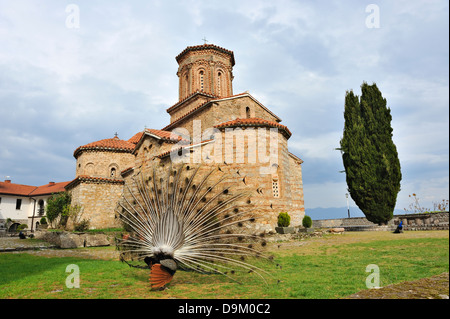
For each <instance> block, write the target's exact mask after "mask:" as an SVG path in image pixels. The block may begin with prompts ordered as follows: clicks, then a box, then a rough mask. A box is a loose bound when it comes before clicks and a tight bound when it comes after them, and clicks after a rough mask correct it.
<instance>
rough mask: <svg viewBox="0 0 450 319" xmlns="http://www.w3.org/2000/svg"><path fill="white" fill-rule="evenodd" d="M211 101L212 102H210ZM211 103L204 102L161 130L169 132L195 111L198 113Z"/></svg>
mask: <svg viewBox="0 0 450 319" xmlns="http://www.w3.org/2000/svg"><path fill="white" fill-rule="evenodd" d="M211 101H213V100H211ZM211 101H206V102H204V103H202V104H200V105H198V106H197V107H194V108H193V109H192V110H190V111H189V112H187V113H186V114H183V115H181V116H180V117H179V118H177V119H176V120H175V121H173V122H172V123H170V124H169V125H167V126H165V127H164V128H163V130H169V129H171V128H173V127H175V126H177V124H179V123H180V122H181V121H183V120H184V119H186V118H187V117H189V116H191V115H192V114H194V113H195V112H197V111H200V110H201V109H203V108H204V107H206V106H209V105H211Z"/></svg>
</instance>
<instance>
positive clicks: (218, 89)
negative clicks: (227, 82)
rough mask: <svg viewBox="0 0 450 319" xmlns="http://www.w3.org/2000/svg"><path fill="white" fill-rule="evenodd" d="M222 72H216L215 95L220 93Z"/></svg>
mask: <svg viewBox="0 0 450 319" xmlns="http://www.w3.org/2000/svg"><path fill="white" fill-rule="evenodd" d="M221 82H222V72H219V73H217V95H219V96H221V95H222V87H221V86H222V83H221Z"/></svg>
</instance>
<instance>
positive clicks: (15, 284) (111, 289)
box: [0, 231, 449, 299]
mask: <svg viewBox="0 0 450 319" xmlns="http://www.w3.org/2000/svg"><path fill="white" fill-rule="evenodd" d="M448 235H449V232H448V231H433V232H405V233H403V234H392V233H390V232H351V233H350V232H349V233H345V234H340V235H326V236H325V237H323V238H311V239H307V240H302V241H300V240H297V241H290V242H281V243H274V244H271V245H269V249H270V251H271V253H273V255H274V256H275V260H276V262H277V263H279V264H280V265H281V266H282V269H277V268H276V267H275V266H274V265H269V266H267V265H264V264H260V265H261V266H262V267H265V269H268V271H269V272H270V273H271V275H272V277H273V279H274V280H269V284H267V285H266V284H265V283H264V282H263V281H261V280H259V278H258V277H257V275H256V274H245V275H242V276H240V277H239V279H240V280H241V281H242V282H243V284H237V283H235V282H232V281H230V280H229V279H227V278H226V277H224V276H220V275H201V274H197V273H195V272H185V271H178V272H177V273H176V274H175V277H174V280H173V281H172V282H171V283H170V284H169V289H166V290H164V291H151V290H150V286H149V283H148V275H149V271H148V270H144V269H142V270H141V269H135V268H130V267H128V266H127V265H126V264H125V263H121V262H120V261H117V260H94V259H86V258H75V257H59V258H56V257H51V258H48V257H41V256H36V255H33V254H29V253H0V298H3V299H4V298H66V299H67V298H68V299H72V298H107V299H109V298H212V299H215V298H239V299H246V298H271V299H278V298H282V299H291V298H296V299H297V298H301V299H305V298H322V299H334V298H342V297H345V296H348V295H350V294H353V293H355V292H358V291H360V290H363V289H366V285H365V282H366V277H367V276H368V275H369V273H367V272H366V267H367V265H369V264H376V265H377V266H378V267H379V269H380V285H381V286H387V285H389V284H393V283H399V282H402V281H409V280H416V279H420V278H425V277H430V276H433V275H436V274H440V273H442V272H448V271H449V270H448V269H449V236H448ZM108 249H112V248H108ZM256 262H259V261H256ZM70 264H75V265H77V266H78V267H79V269H80V288H72V289H70V288H67V287H66V284H65V282H66V278H67V276H69V274H70V273H66V267H67V266H68V265H70ZM277 280H280V282H279V283H277Z"/></svg>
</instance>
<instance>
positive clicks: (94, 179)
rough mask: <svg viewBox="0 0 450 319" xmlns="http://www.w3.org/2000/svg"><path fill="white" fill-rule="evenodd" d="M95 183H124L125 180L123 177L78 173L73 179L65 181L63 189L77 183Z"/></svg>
mask: <svg viewBox="0 0 450 319" xmlns="http://www.w3.org/2000/svg"><path fill="white" fill-rule="evenodd" d="M81 182H84V183H95V184H125V181H124V180H123V179H116V178H105V177H92V176H88V175H80V176H78V177H76V178H75V179H74V180H72V181H70V182H68V183H67V185H66V186H65V189H66V190H67V189H70V188H72V187H74V186H76V185H78V184H79V183H81Z"/></svg>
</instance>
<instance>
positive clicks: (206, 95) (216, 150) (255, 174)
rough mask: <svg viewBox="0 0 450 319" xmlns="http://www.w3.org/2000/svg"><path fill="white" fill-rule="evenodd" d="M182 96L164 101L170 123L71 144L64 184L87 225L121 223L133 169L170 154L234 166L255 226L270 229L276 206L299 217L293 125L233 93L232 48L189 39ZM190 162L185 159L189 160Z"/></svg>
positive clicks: (159, 162) (163, 161)
mask: <svg viewBox="0 0 450 319" xmlns="http://www.w3.org/2000/svg"><path fill="white" fill-rule="evenodd" d="M176 61H177V62H178V72H177V76H178V78H179V82H178V90H179V101H178V102H177V103H175V104H174V105H172V106H170V107H169V108H167V110H166V111H167V113H169V115H170V123H169V124H168V125H167V126H165V127H163V128H161V129H148V128H146V129H145V130H143V131H141V132H138V133H136V134H135V135H134V136H132V137H131V138H130V139H128V140H122V139H119V138H118V137H117V135H116V136H114V137H112V138H108V139H104V140H100V141H96V142H92V143H89V144H86V145H83V146H80V147H78V148H77V149H76V150H75V151H74V154H73V155H74V157H75V159H76V177H75V179H74V180H73V181H71V182H70V183H69V184H68V185H67V186H66V190H67V191H69V192H70V193H71V194H72V203H73V204H78V205H81V206H82V207H83V218H88V219H89V220H90V227H91V228H108V227H117V226H119V221H118V219H117V218H116V216H115V208H116V206H117V203H118V201H119V199H120V197H121V194H122V192H123V189H124V185H125V183H126V181H127V179H128V178H130V176H133V174H136V173H137V172H138V171H142V172H150V171H151V170H152V169H153V168H154V167H163V166H164V165H170V163H171V162H172V163H173V162H174V161H177V160H178V161H182V162H184V163H204V165H205V166H212V165H215V166H217V165H218V164H222V166H223V167H222V169H224V170H227V169H228V170H229V171H230V172H231V170H233V172H232V174H231V175H232V176H234V177H233V178H234V179H235V184H236V185H242V186H244V185H243V184H244V183H242V182H241V181H242V180H243V177H245V178H246V180H244V181H245V186H246V187H250V188H253V189H254V190H255V197H256V198H257V201H256V202H257V205H258V207H257V210H258V214H260V216H261V217H262V218H260V219H258V223H259V225H258V227H259V228H260V229H262V230H265V231H269V230H273V229H274V227H275V226H277V216H278V214H279V213H280V212H288V213H289V215H290V216H291V226H297V225H301V221H302V219H303V217H304V214H305V210H304V201H303V183H302V166H301V164H302V163H303V161H302V160H301V159H300V158H299V157H297V156H296V155H294V154H292V153H290V152H289V150H288V140H289V138H290V137H291V132H290V130H289V129H288V128H287V127H286V126H284V125H282V124H280V122H281V119H280V118H279V117H278V116H277V115H275V114H274V113H272V112H271V111H270V109H269V108H267V107H266V106H264V105H263V104H261V103H260V102H259V101H258V100H257V99H256V98H255V97H253V96H252V95H251V94H250V93H249V92H243V93H239V94H234V93H233V86H232V82H233V66H234V65H235V60H234V53H233V52H232V51H229V50H227V49H225V48H222V47H219V46H216V45H213V44H203V45H197V46H189V47H187V48H186V49H184V50H183V51H182V52H181V53H180V54H179V55H178V56H177V57H176ZM186 165H189V164H186Z"/></svg>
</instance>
